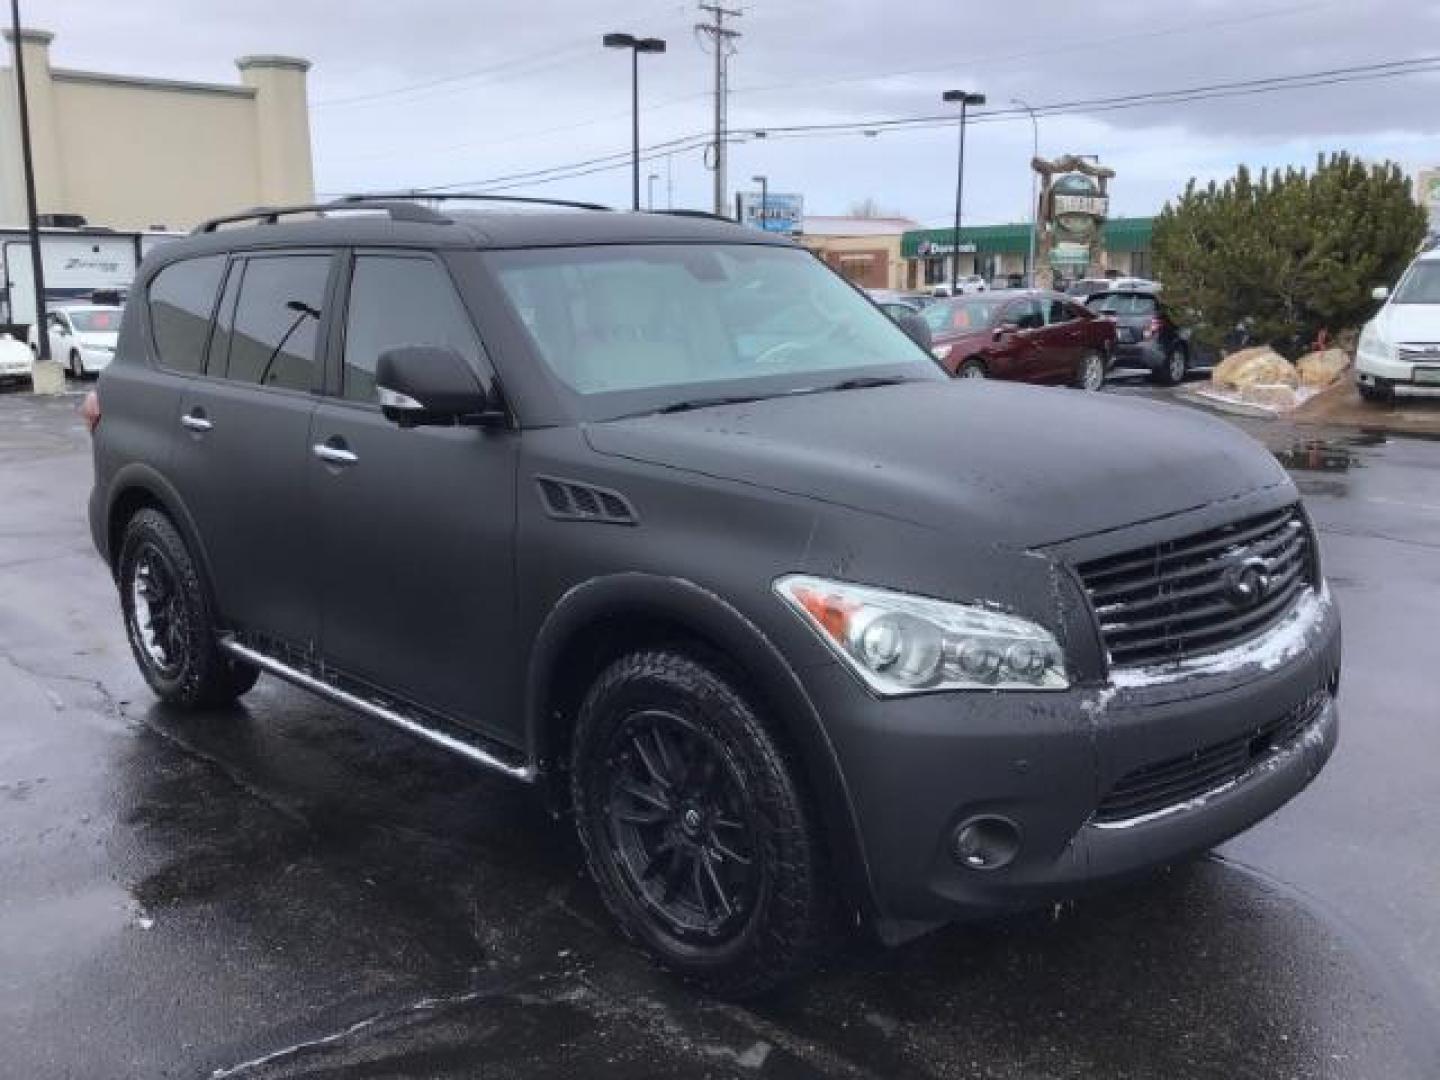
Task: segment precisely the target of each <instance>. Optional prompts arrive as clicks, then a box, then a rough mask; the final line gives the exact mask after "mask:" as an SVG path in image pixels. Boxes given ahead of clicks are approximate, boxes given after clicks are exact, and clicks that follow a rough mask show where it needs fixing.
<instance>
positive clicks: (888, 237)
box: [795, 216, 917, 289]
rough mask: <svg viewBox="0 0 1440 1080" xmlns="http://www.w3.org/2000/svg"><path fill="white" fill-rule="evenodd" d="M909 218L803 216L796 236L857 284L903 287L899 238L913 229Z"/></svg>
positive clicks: (868, 287) (863, 285) (865, 286)
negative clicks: (803, 221)
mask: <svg viewBox="0 0 1440 1080" xmlns="http://www.w3.org/2000/svg"><path fill="white" fill-rule="evenodd" d="M916 227H917V226H916V223H915V222H913V221H911V220H910V219H909V218H860V217H814V216H807V217H806V218H805V226H804V229H805V231H804V232H803V233H801V234H800V235H799V236H796V237H795V239H796V240H798V241H799V242H800V243H802V244H804V245H805V246H806V247H807V248H809V249H810V250H811V251H813V252H815V253H816V254H817V255H819V256H820V257H821V258H822V259H824V260H825V262H826V263H828V264H829V265H830V266H832V267H834V268H835V269H836V270H838V271H840V273H841V274H843V275H844V276H845V277H846V278H848V279H849V280H851V281H853V282H854V283H855V284H856V285H859V286H861V287H862V288H866V289H900V288H903V287H904V280H905V260H904V259H903V258H902V257H901V253H900V240H901V237H903V236H904V235H905V233H906V232H907V231H908V230H911V229H914V228H916Z"/></svg>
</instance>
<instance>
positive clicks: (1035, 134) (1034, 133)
mask: <svg viewBox="0 0 1440 1080" xmlns="http://www.w3.org/2000/svg"><path fill="white" fill-rule="evenodd" d="M1010 100H1011V102H1012V103H1013V104H1016V105H1019V106H1020V107H1021V108H1022V109H1024V110H1025V111H1026V112H1027V113H1029V114H1030V261H1029V262H1028V263H1026V264H1025V270H1026V273H1025V284H1026V286H1027V287H1028V288H1031V289H1033V288H1034V287H1035V230H1036V228H1037V225H1038V221H1039V217H1040V197H1039V195H1038V194H1037V192H1036V190H1035V182H1036V181H1037V180H1038V179H1039V176H1038V174H1037V173H1036V172H1035V159H1036V158H1038V157H1039V156H1040V121H1038V120H1036V119H1035V110H1034V109H1032V108H1031V107H1030V106H1029V105H1027V104H1026V103H1025V102H1023V101H1021V100H1020V99H1019V98H1011V99H1010Z"/></svg>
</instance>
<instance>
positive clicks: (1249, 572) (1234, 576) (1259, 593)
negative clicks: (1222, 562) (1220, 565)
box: [1221, 557, 1270, 610]
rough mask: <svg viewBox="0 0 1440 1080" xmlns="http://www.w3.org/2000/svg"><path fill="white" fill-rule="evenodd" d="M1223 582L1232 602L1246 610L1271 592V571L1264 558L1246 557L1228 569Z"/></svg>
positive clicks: (1226, 593) (1222, 579)
mask: <svg viewBox="0 0 1440 1080" xmlns="http://www.w3.org/2000/svg"><path fill="white" fill-rule="evenodd" d="M1221 584H1222V585H1223V586H1224V588H1225V596H1226V597H1227V598H1228V599H1229V601H1230V603H1231V604H1232V605H1233V606H1234V607H1237V608H1239V609H1241V610H1244V609H1245V608H1252V607H1254V606H1255V605H1256V604H1258V603H1260V601H1262V600H1264V599H1265V596H1266V594H1267V593H1269V592H1270V573H1269V571H1268V570H1267V568H1266V565H1265V560H1264V559H1261V558H1258V557H1256V558H1251V559H1246V560H1245V561H1244V562H1238V563H1236V564H1235V565H1234V566H1231V567H1230V568H1229V569H1228V570H1226V571H1225V576H1224V577H1223V578H1221Z"/></svg>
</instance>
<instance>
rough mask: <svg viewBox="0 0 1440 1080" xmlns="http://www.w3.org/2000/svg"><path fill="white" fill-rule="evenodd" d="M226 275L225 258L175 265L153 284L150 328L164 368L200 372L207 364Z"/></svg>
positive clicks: (186, 260)
mask: <svg viewBox="0 0 1440 1080" xmlns="http://www.w3.org/2000/svg"><path fill="white" fill-rule="evenodd" d="M224 272H225V257H224V256H223V255H207V256H205V257H204V258H201V259H183V260H181V261H180V262H175V263H171V264H170V265H169V266H167V267H165V269H163V270H161V271H160V273H158V274H156V275H155V279H154V280H153V281H152V282H151V283H150V295H149V305H150V328H151V330H152V331H153V332H154V335H155V352H156V355H157V356H158V357H159V359H160V364H161V366H163V367H167V368H170V369H171V370H172V371H186V372H198V371H199V370H200V368H201V367H202V366H203V365H204V363H205V339H206V338H207V337H208V336H209V334H210V312H211V309H213V308H214V306H215V293H216V292H217V291H218V290H219V288H220V277H221V275H222V274H224Z"/></svg>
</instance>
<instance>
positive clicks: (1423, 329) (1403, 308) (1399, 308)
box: [1375, 303, 1440, 344]
mask: <svg viewBox="0 0 1440 1080" xmlns="http://www.w3.org/2000/svg"><path fill="white" fill-rule="evenodd" d="M1375 328H1376V329H1377V330H1379V331H1380V336H1381V337H1382V338H1384V339H1385V340H1386V341H1389V342H1393V343H1396V344H1399V343H1401V342H1406V343H1409V342H1427V341H1434V342H1440V304H1394V303H1391V304H1386V305H1385V306H1384V307H1383V308H1381V309H1380V312H1379V314H1377V315H1376V316H1375Z"/></svg>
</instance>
